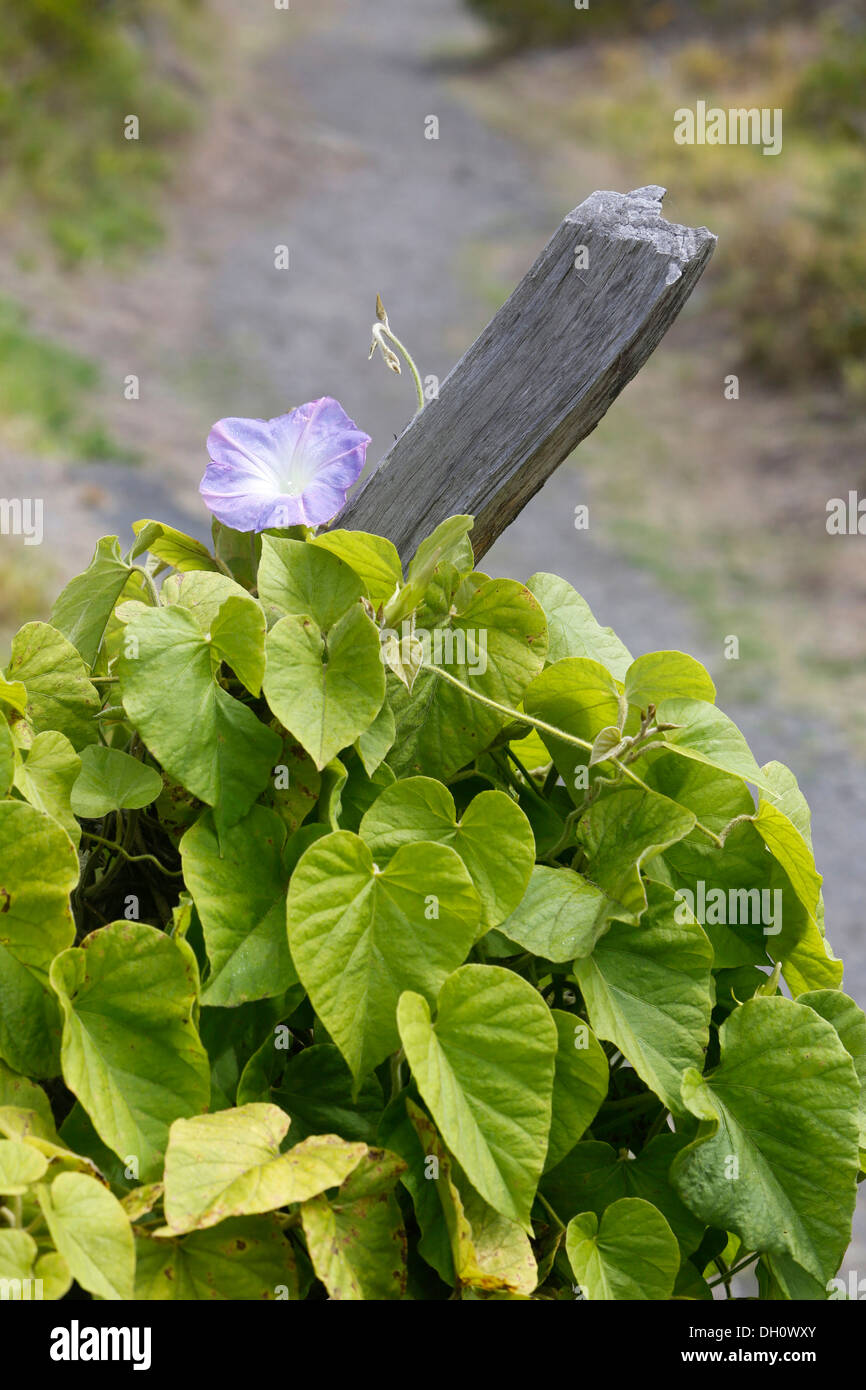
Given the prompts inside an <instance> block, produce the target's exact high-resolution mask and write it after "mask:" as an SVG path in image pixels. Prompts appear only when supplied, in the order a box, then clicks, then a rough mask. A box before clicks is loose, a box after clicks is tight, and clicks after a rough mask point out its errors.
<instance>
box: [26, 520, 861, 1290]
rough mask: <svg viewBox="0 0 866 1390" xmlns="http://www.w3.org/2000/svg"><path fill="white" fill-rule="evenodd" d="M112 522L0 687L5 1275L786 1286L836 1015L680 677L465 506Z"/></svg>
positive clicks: (827, 1274) (791, 871) (793, 884)
mask: <svg viewBox="0 0 866 1390" xmlns="http://www.w3.org/2000/svg"><path fill="white" fill-rule="evenodd" d="M135 531H136V539H135V543H134V545H133V546H132V548H131V550H130V551H129V553H128V554H126V555H123V554H122V553H121V549H120V547H119V545H118V542H117V539H116V538H115V537H107V538H104V539H103V540H101V541H100V542H99V545H98V547H97V550H96V553H95V555H94V559H93V561H92V563H91V565H90V567H89V568H88V570H87V571H86V572H85V573H84V574H83V575H80V576H79V577H78V578H76V579H74V580H72V582H71V583H70V584H69V585H67V587H66V588H65V589H64V591H63V593H62V594H61V595H60V597H59V599H58V601H57V603H56V605H55V607H54V610H53V613H52V615H51V620H50V622H48V623H41V622H36V623H29V624H27V625H26V626H25V627H24V628H23V629H22V630H21V632H20V633H19V634H18V635H17V637H16V638H15V639H14V643H13V650H12V659H11V662H10V664H9V667H8V669H7V671H6V674H5V677H4V678H3V679H0V709H2V714H0V778H2V787H0V794H2V797H3V799H2V800H0V899H2V902H0V1059H2V1060H0V1133H2V1135H3V1138H2V1140H0V1194H2V1196H0V1204H2V1208H3V1217H4V1224H3V1225H2V1226H0V1272H2V1275H3V1277H4V1278H5V1279H7V1280H13V1281H16V1280H17V1281H21V1286H22V1287H23V1285H24V1281H27V1280H41V1281H42V1291H43V1294H44V1296H45V1297H55V1298H56V1297H62V1296H63V1295H64V1293H65V1292H66V1291H67V1290H68V1289H69V1288H70V1286H71V1283H72V1281H75V1282H76V1283H77V1285H78V1286H79V1288H80V1289H83V1290H85V1291H87V1292H89V1293H90V1294H91V1295H92V1296H94V1297H97V1298H108V1299H130V1298H133V1297H135V1298H143V1299H154V1298H181V1299H205V1298H241V1299H253V1298H259V1299H260V1298H289V1299H302V1298H322V1297H326V1296H330V1297H332V1298H349V1299H358V1298H360V1299H380V1298H382V1299H385V1298H391V1299H399V1298H404V1297H409V1298H413V1299H440V1298H448V1297H452V1296H457V1297H462V1298H469V1299H478V1298H490V1297H494V1298H515V1299H526V1298H542V1299H572V1298H574V1297H575V1293H576V1291H577V1292H578V1293H579V1294H580V1295H581V1296H583V1297H586V1298H588V1299H631V1298H642V1299H668V1298H671V1297H674V1296H682V1297H687V1298H699V1299H700V1298H709V1297H712V1285H713V1283H714V1282H715V1283H718V1282H719V1281H724V1282H726V1281H728V1280H729V1278H730V1276H731V1273H732V1271H733V1270H735V1269H739V1268H744V1267H751V1268H753V1269H754V1270H755V1271H756V1273H757V1276H758V1281H759V1288H760V1291H761V1296H763V1297H765V1298H804V1297H805V1298H825V1297H827V1294H828V1290H832V1288H833V1285H832V1283H831V1282H830V1281H832V1279H833V1276H834V1275H835V1274H836V1271H837V1269H838V1267H839V1265H840V1262H841V1260H842V1257H843V1254H844V1252H845V1249H846V1245H847V1242H848V1239H849V1235H850V1226H851V1216H852V1212H853V1208H854V1199H855V1191H856V1182H857V1176H858V1171H859V1169H860V1163H861V1150H860V1146H861V1145H862V1144H863V1124H864V1119H863V1102H862V1090H861V1082H862V1078H863V1076H864V1069H866V1019H864V1016H863V1014H862V1012H861V1011H860V1009H859V1008H858V1007H857V1005H856V1004H855V1003H854V1002H853V1001H852V1000H851V999H849V998H848V997H847V996H846V995H845V994H844V993H842V991H841V987H840V986H841V976H842V965H841V963H840V962H839V961H837V960H836V959H835V958H834V956H833V954H832V952H831V951H830V949H829V946H828V944H827V942H826V940H825V936H824V925H823V911H822V902H821V891H820V889H821V880H820V877H819V875H818V873H817V871H816V869H815V863H814V859H813V854H812V848H811V841H810V829H809V813H808V809H807V807H806V804H805V801H804V799H803V796H802V795H801V793H800V791H799V790H798V787H797V784H796V781H795V779H794V777H793V775H792V774H791V773H790V772H789V771H788V770H787V769H786V768H784V767H783V766H781V765H780V764H778V763H770V764H769V765H767V766H766V767H763V768H762V767H759V766H758V765H757V764H756V762H755V760H754V758H753V756H752V754H751V752H750V751H749V748H748V746H747V744H746V742H745V740H744V739H743V737H742V735H741V734H740V733H739V731H738V730H737V729H736V727H735V726H734V724H733V723H732V722H731V721H730V720H729V719H728V718H727V717H726V716H725V715H724V714H723V713H722V712H721V711H720V710H719V709H717V707H716V705H715V703H714V697H715V691H714V687H713V683H712V681H711V679H710V677H709V675H708V674H707V672H706V671H705V670H704V668H703V667H702V666H701V665H700V664H699V663H698V662H696V661H694V660H692V659H691V658H690V657H688V656H685V655H683V654H682V653H679V652H656V653H650V654H649V655H644V656H640V657H638V658H637V659H636V660H632V657H631V655H630V654H629V653H628V652H627V651H626V649H625V647H624V646H623V644H622V643H621V642H620V641H619V640H618V639H617V637H616V636H615V635H614V633H613V632H612V631H611V630H610V629H608V628H604V627H601V626H599V624H598V623H597V622H596V620H595V619H594V617H593V615H592V614H591V612H590V611H589V609H588V607H587V605H586V604H585V603H584V601H583V600H582V599H581V598H580V597H579V595H578V594H577V593H576V592H575V591H574V590H573V589H572V588H571V587H570V585H568V584H567V583H565V582H564V581H563V580H561V579H558V578H556V577H555V576H553V575H550V574H536V575H534V576H533V577H532V578H531V579H530V580H529V582H528V584H526V585H524V584H520V583H518V582H516V581H514V580H510V579H490V578H488V576H486V575H485V574H483V573H480V572H478V571H477V570H476V569H475V567H474V559H473V554H472V548H471V544H470V539H469V534H470V531H471V518H469V517H453V518H451V519H450V520H449V521H447V522H445V523H443V524H442V525H441V526H440V527H439V528H438V529H437V530H436V531H435V532H434V534H433V535H432V536H431V537H430V538H429V539H428V540H427V541H425V542H424V544H423V545H422V546H421V547H420V549H419V550H418V553H417V554H416V556H415V557H414V559H413V560H412V562H411V564H410V565H409V566H408V570H407V572H406V574H405V575H404V573H403V569H402V567H401V564H400V561H399V558H398V556H397V552H396V551H395V549H394V547H393V546H392V544H391V543H390V542H389V541H387V540H384V539H382V538H381V537H377V536H373V535H367V534H364V533H360V532H350V531H341V530H335V531H331V532H325V533H322V534H316V533H315V532H314V531H312V530H308V529H305V528H302V527H296V528H293V529H291V530H282V531H279V530H269V531H265V532H264V534H262V535H259V536H255V535H253V534H251V533H250V534H245V533H240V532H237V531H233V530H231V529H229V528H228V527H226V526H224V525H221V524H220V523H219V522H217V523H215V525H214V545H213V549H212V550H208V549H207V548H206V547H205V546H204V545H202V544H200V543H199V542H197V541H194V540H192V539H190V538H189V537H186V536H183V535H181V534H180V533H178V532H176V531H173V530H172V529H170V528H168V527H166V526H163V525H161V524H159V523H157V522H140V523H137V525H136V528H135ZM144 556H147V558H146V560H145V559H143V557H144ZM753 789H754V790H755V791H756V792H757V801H756V799H755V796H754V794H753ZM783 986H784V987H786V991H787V992H786V993H785V994H783V992H782V990H783Z"/></svg>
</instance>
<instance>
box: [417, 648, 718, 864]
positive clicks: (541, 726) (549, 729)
mask: <svg viewBox="0 0 866 1390" xmlns="http://www.w3.org/2000/svg"><path fill="white" fill-rule="evenodd" d="M424 669H425V670H427V671H432V672H433V673H434V674H435V675H437V676H438V677H439V678H440V680H443V681H447V683H448V684H449V685H453V686H454V687H455V688H456V689H457V690H462V692H463V694H464V695H468V696H469V698H470V700H475V701H476V702H477V703H478V704H480V705H486V706H487V708H488V709H495V710H496V712H497V714H504V715H505V716H506V717H507V718H508V719H510V720H517V721H518V722H520V723H523V724H531V725H532V727H533V729H538V730H539V732H540V733H545V734H551V735H552V737H553V738H556V739H559V741H560V742H561V743H569V744H571V746H572V747H573V748H580V749H582V750H583V752H584V753H591V752H592V744H591V743H587V741H586V739H584V738H578V736H577V734H567V733H566V732H565V730H564V729H557V728H556V726H555V725H554V724H547V723H546V722H545V721H544V720H543V719H536V718H535V717H534V716H533V715H531V714H526V713H523V712H521V711H520V710H516V709H510V708H509V706H508V705H502V704H500V703H499V701H498V700H491V698H490V696H489V695H482V694H480V693H479V691H477V690H473V689H472V687H471V686H469V685H466V683H465V682H464V681H461V680H458V679H457V677H456V676H452V674H451V672H450V671H445V670H444V669H443V668H442V667H441V666H433V665H429V664H425V667H424ZM608 761H609V762H612V763H613V765H614V767H616V768H617V770H618V771H619V772H620V773H622V774H623V775H624V776H626V777H628V778H630V779H631V781H632V782H635V783H636V784H637V785H638V786H639V787H642V788H643V790H644V791H645V792H650V794H651V795H653V796H655V795H656V793H655V792H653V789H652V787H648V786H647V784H646V782H645V781H644V780H643V778H642V777H638V775H637V773H636V772H632V770H631V768H630V767H629V766H628V764H627V763H623V762H620V760H619V758H610V759H608ZM695 829H696V830H700V831H701V833H702V834H704V835H706V836H707V838H708V839H710V840H712V842H713V844H714V845H718V846H719V848H720V849H721V848H722V846H723V844H724V841H723V840H722V839H721V837H720V836H718V835H717V834H716V833H715V831H713V830H710V828H709V827H708V826H706V825H702V824H701V822H700V821H699V820H696V821H695Z"/></svg>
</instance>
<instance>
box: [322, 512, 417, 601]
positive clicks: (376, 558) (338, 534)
mask: <svg viewBox="0 0 866 1390" xmlns="http://www.w3.org/2000/svg"><path fill="white" fill-rule="evenodd" d="M308 544H309V545H317V546H320V547H321V548H322V549H323V550H329V551H330V552H331V553H332V554H333V555H336V556H337V558H338V559H340V560H344V561H345V562H346V564H347V565H348V566H349V568H350V569H352V570H354V572H355V574H356V575H357V576H358V578H359V579H360V580H361V583H362V584H363V585H364V588H365V590H366V592H367V597H368V598H369V600H370V602H371V603H372V605H373V607H374V608H378V607H379V605H380V604H382V603H387V602H388V599H389V598H391V596H392V594H393V593H394V590H395V589H396V587H397V585H398V584H402V582H403V567H402V565H401V564H400V556H399V555H398V554H397V549H396V547H395V545H394V543H393V541H389V540H386V539H385V537H384V536H371V535H368V533H367V532H366V531H325V532H324V534H323V535H321V536H313V537H312V539H311V540H310V541H309V542H308ZM312 616H314V617H315V614H313V615H312Z"/></svg>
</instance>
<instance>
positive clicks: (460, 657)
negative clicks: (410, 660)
mask: <svg viewBox="0 0 866 1390" xmlns="http://www.w3.org/2000/svg"><path fill="white" fill-rule="evenodd" d="M482 634H484V635H483V636H482ZM428 637H429V643H430V651H431V658H435V664H436V666H437V667H440V668H441V669H442V670H444V671H447V672H449V673H450V674H451V675H453V676H455V677H456V679H457V680H459V681H461V682H462V683H463V684H464V685H468V686H469V688H470V689H471V690H473V691H475V692H477V694H479V695H481V696H483V697H485V698H486V699H490V700H494V701H496V702H497V703H499V704H502V705H505V706H507V707H508V708H510V709H515V708H516V707H517V706H518V705H519V703H520V701H521V699H522V698H523V692H524V691H525V689H526V687H527V686H528V685H529V683H530V681H531V680H532V679H533V677H534V676H536V675H538V673H539V671H540V670H541V668H542V666H543V664H544V656H545V652H546V650H547V626H546V623H545V619H544V613H543V612H542V609H541V605H540V604H539V603H538V600H537V599H535V598H533V596H532V594H531V593H530V592H529V590H528V589H527V588H525V586H524V585H522V584H517V583H515V582H514V580H511V579H490V580H487V581H486V582H485V583H483V584H482V585H481V587H480V588H479V589H477V590H476V591H475V592H474V593H473V594H472V595H471V596H470V597H468V598H467V599H466V600H465V601H464V603H463V606H462V607H461V609H460V611H459V612H458V613H457V615H456V616H454V617H452V618H451V621H450V624H449V625H448V626H447V627H445V628H442V629H436V631H435V632H434V633H433V634H432V635H429V634H428ZM435 642H439V644H440V654H441V657H442V659H441V660H439V659H438V657H437V650H436V646H435V645H434V643H435ZM482 668H483V669H482ZM392 679H393V678H392ZM389 688H390V687H389ZM391 701H392V705H393V708H394V713H395V715H396V718H397V741H396V743H395V745H394V748H393V750H392V752H391V754H390V755H389V758H388V761H389V762H390V764H391V766H392V767H393V769H394V771H395V772H396V773H397V775H398V777H401V776H408V775H410V774H411V773H416V772H417V773H421V774H422V775H425V776H434V777H440V778H441V779H443V780H447V779H448V778H449V777H451V776H452V775H453V774H454V773H455V772H457V771H458V770H459V769H460V768H461V767H463V765H464V764H465V763H467V762H469V761H470V760H471V759H472V758H474V757H476V756H477V754H479V753H482V752H483V751H484V750H485V749H486V748H487V747H488V745H489V744H490V743H491V742H492V741H493V739H494V738H495V737H496V735H497V733H499V731H500V729H502V728H504V727H505V725H506V724H508V723H509V721H510V716H509V715H505V714H500V713H498V712H497V711H496V710H493V709H490V708H489V707H488V706H486V705H482V704H479V703H478V701H476V700H473V699H472V697H471V696H470V695H466V694H464V693H463V691H461V690H458V689H456V688H455V687H454V686H452V685H449V684H448V683H447V681H445V680H442V679H441V678H440V677H439V676H438V675H437V674H436V673H435V671H433V670H430V669H425V670H423V671H422V672H421V673H420V675H419V676H418V679H417V680H416V682H415V685H414V687H413V690H412V694H411V695H410V694H409V693H408V692H407V691H406V690H405V689H404V688H403V687H402V686H400V685H399V683H398V682H397V681H396V679H394V680H393V692H392V694H391Z"/></svg>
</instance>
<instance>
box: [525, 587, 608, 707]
mask: <svg viewBox="0 0 866 1390" xmlns="http://www.w3.org/2000/svg"><path fill="white" fill-rule="evenodd" d="M527 588H528V589H531V591H532V593H533V594H535V597H536V598H537V599H538V601H539V603H540V604H541V606H542V608H543V609H544V611H545V613H546V615H547V625H548V629H549V632H550V650H549V652H548V661H550V663H551V664H553V663H554V662H557V661H562V660H563V659H564V658H565V657H568V656H577V657H589V658H590V660H592V661H600V662H601V664H602V666H606V667H607V669H608V671H610V673H611V675H612V676H615V677H616V679H617V680H618V681H621V680H624V679H625V674H626V671H627V670H628V668H629V666H630V664H631V653H630V652H629V650H628V648H627V647H624V646H623V644H622V642H621V641H620V640H619V638H618V637H617V635H616V633H615V632H614V631H613V629H612V628H609V627H601V626H600V625H599V624H598V623H597V622H596V620H595V618H594V617H593V615H592V610H591V609H590V606H589V604H588V603H587V602H586V600H585V599H583V598H581V596H580V594H578V593H577V592H576V591H575V590H574V589H573V588H572V587H571V585H570V584H568V583H567V582H566V581H565V580H564V579H560V578H559V577H558V575H555V574H545V573H543V572H542V573H539V574H534V575H533V576H532V578H531V579H529V580H527Z"/></svg>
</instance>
